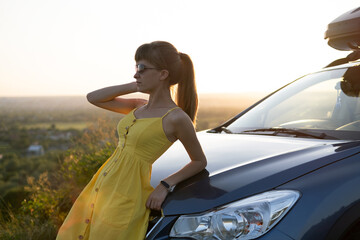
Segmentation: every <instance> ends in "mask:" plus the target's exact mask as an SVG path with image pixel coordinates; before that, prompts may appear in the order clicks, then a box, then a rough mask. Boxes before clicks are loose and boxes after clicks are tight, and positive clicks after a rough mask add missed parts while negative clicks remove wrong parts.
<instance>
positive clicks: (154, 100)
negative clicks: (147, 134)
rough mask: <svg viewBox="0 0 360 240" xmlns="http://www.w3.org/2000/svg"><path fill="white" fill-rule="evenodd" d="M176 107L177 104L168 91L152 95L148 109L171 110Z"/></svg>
mask: <svg viewBox="0 0 360 240" xmlns="http://www.w3.org/2000/svg"><path fill="white" fill-rule="evenodd" d="M174 106H176V104H175V103H174V101H173V99H172V98H171V93H170V90H169V89H166V90H162V91H161V90H160V91H157V92H154V93H150V96H149V101H148V103H147V107H146V108H148V109H149V108H150V109H151V108H169V107H174Z"/></svg>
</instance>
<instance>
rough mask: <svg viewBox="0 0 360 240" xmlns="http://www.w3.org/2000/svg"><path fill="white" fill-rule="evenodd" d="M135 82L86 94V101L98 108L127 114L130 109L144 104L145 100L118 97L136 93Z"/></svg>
mask: <svg viewBox="0 0 360 240" xmlns="http://www.w3.org/2000/svg"><path fill="white" fill-rule="evenodd" d="M137 91H138V88H137V84H136V82H131V83H127V84H122V85H116V86H111V87H106V88H101V89H98V90H95V91H93V92H90V93H88V94H87V96H86V98H87V100H88V101H89V102H90V103H92V104H94V105H95V106H98V107H100V108H104V109H107V110H110V111H114V112H118V113H124V114H126V113H128V112H130V111H131V110H132V109H134V108H136V107H139V106H141V105H144V104H146V102H147V101H146V100H145V99H127V98H120V97H118V96H121V95H125V94H129V93H134V92H137Z"/></svg>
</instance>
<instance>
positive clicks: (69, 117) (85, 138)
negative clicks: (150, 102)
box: [0, 93, 264, 239]
mask: <svg viewBox="0 0 360 240" xmlns="http://www.w3.org/2000/svg"><path fill="white" fill-rule="evenodd" d="M263 96H264V95H263V94H259V93H256V94H255V93H246V94H245V93H244V94H202V95H200V99H199V112H198V121H197V131H201V130H205V129H209V128H213V127H215V126H217V125H219V124H221V123H223V122H224V121H226V120H228V119H229V118H231V117H233V116H235V115H236V114H237V113H239V112H241V111H242V110H244V109H245V108H247V107H248V106H250V105H251V104H253V103H254V102H256V101H257V100H259V99H260V98H261V97H263ZM122 117H123V115H121V114H118V113H113V112H110V111H107V110H103V109H100V108H97V107H95V106H93V105H91V104H90V103H88V102H87V100H86V98H85V96H74V97H0V239H54V238H55V236H56V232H57V229H58V227H59V226H60V225H61V223H62V221H63V220H64V217H65V216H66V214H67V212H68V211H69V209H70V207H71V205H72V204H73V201H74V199H76V197H77V195H78V194H79V192H80V191H81V189H82V188H83V187H84V186H85V184H86V183H87V182H88V181H89V179H90V178H91V177H92V175H93V174H94V173H95V172H96V170H97V169H98V168H99V167H100V166H101V165H102V163H103V162H104V161H105V160H106V159H107V157H109V156H110V155H111V153H112V152H113V151H114V149H115V147H116V143H117V136H116V135H117V133H116V124H117V122H118V121H119V120H120V119H121V118H122Z"/></svg>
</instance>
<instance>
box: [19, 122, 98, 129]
mask: <svg viewBox="0 0 360 240" xmlns="http://www.w3.org/2000/svg"><path fill="white" fill-rule="evenodd" d="M53 124H54V125H55V127H56V129H58V130H68V129H75V130H83V129H85V128H87V127H88V126H89V125H90V124H91V122H52V123H50V122H47V123H29V124H24V125H22V127H24V128H25V129H34V128H41V129H49V128H51V127H52V126H53Z"/></svg>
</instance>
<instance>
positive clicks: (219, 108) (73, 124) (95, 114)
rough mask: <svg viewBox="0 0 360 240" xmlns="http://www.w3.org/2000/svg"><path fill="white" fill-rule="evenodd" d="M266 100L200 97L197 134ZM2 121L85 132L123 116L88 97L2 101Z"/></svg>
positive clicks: (249, 96)
mask: <svg viewBox="0 0 360 240" xmlns="http://www.w3.org/2000/svg"><path fill="white" fill-rule="evenodd" d="M263 96H265V94H262V93H241V94H201V95H200V96H199V113H198V123H197V124H198V128H197V130H203V129H206V128H211V127H214V126H216V125H217V124H220V123H222V122H223V121H225V120H227V119H228V118H230V117H232V116H234V115H235V114H237V113H239V112H240V111H242V110H243V109H245V108H246V107H248V106H250V105H251V104H253V103H254V102H256V101H257V100H259V99H260V98H261V97H263ZM0 117H1V120H0V121H1V122H0V123H1V124H2V125H3V124H4V123H6V122H12V123H17V124H20V125H22V127H25V128H37V127H40V128H47V127H49V126H51V124H55V125H56V126H57V127H58V128H60V129H67V128H76V129H83V128H85V127H86V126H87V124H89V123H91V122H93V121H96V119H97V118H109V119H112V120H114V121H118V120H119V119H121V117H122V116H121V114H117V113H113V112H110V111H106V110H103V109H99V108H97V107H95V106H93V105H91V104H90V103H88V102H87V100H86V97H85V96H60V97H0ZM3 127H4V126H3Z"/></svg>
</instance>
